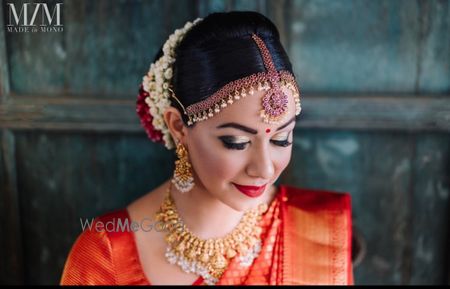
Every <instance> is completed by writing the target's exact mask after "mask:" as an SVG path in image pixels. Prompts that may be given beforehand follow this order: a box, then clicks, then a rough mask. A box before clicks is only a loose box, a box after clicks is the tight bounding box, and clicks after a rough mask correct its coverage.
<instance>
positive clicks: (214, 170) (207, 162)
mask: <svg viewBox="0 0 450 289" xmlns="http://www.w3.org/2000/svg"><path fill="white" fill-rule="evenodd" d="M191 147H192V154H191V162H192V165H193V167H194V169H195V172H196V173H197V175H198V177H199V178H200V179H201V181H202V182H203V183H210V182H212V181H223V180H228V179H231V178H233V177H234V176H235V175H236V174H238V173H239V172H241V171H242V161H243V160H242V158H238V157H236V156H237V154H233V151H230V152H227V151H226V150H224V149H222V148H221V147H220V146H219V145H218V144H212V143H208V144H206V142H195V141H194V142H193V143H192V146H191Z"/></svg>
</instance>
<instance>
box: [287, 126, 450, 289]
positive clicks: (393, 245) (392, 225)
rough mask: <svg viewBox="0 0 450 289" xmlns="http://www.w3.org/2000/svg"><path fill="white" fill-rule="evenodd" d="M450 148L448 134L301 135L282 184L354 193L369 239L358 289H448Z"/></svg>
mask: <svg viewBox="0 0 450 289" xmlns="http://www.w3.org/2000/svg"><path fill="white" fill-rule="evenodd" d="M449 147H450V139H449V137H448V135H442V134H422V133H405V132H401V131H399V132H389V133H387V132H384V133H378V134H374V133H368V132H352V131H330V130H311V129H310V130H305V129H298V130H296V132H295V140H294V148H293V152H294V153H293V158H292V161H291V164H290V166H289V168H288V171H287V172H286V174H285V176H284V178H283V181H285V182H287V183H291V184H293V185H297V186H300V187H309V188H316V189H329V190H336V191H341V192H349V193H351V195H352V198H353V214H354V215H353V217H354V224H355V226H356V228H357V230H358V231H359V232H360V233H361V234H362V236H363V238H364V239H365V240H366V241H367V252H366V253H367V254H366V256H365V258H364V259H363V261H362V263H361V264H360V265H359V266H358V267H356V268H355V281H356V283H357V284H444V283H445V282H446V281H445V280H446V272H445V266H444V264H445V259H446V258H447V256H446V255H445V254H443V253H444V250H446V248H448V247H447V246H446V244H448V235H447V230H448V220H447V218H448V192H449V189H450V184H449V181H448V178H449V177H448V176H449V168H448V160H449V158H450V154H449ZM419 159H421V160H423V159H426V166H427V167H426V168H427V172H425V174H423V175H421V176H420V177H419V176H418V174H420V172H422V169H421V166H420V164H417V161H416V160H419ZM430 185H431V186H432V187H431V188H428V192H427V191H426V190H425V189H426V188H424V186H430ZM424 190H425V191H424ZM433 220H435V221H433ZM439 255H440V256H439ZM421 258H428V260H427V261H428V263H424V262H423V261H424V260H421ZM431 271H433V273H432V274H428V273H431Z"/></svg>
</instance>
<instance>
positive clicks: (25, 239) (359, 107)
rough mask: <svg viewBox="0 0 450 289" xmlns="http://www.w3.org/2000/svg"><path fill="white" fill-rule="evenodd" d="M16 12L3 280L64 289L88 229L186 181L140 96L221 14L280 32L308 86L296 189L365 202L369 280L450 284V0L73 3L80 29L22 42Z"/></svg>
mask: <svg viewBox="0 0 450 289" xmlns="http://www.w3.org/2000/svg"><path fill="white" fill-rule="evenodd" d="M24 2H27V3H29V2H33V1H31V0H28V1H17V0H16V1H13V0H7V1H3V2H2V5H1V6H0V23H2V27H1V28H0V94H1V95H0V96H1V98H0V100H1V103H0V127H1V130H2V133H1V135H0V143H1V154H0V189H1V195H0V218H1V219H0V283H1V284H57V283H58V282H59V278H60V276H61V272H62V268H63V264H64V261H65V259H66V257H67V254H68V251H69V249H70V247H71V245H72V244H73V242H74V240H75V238H76V236H77V235H78V234H79V233H80V232H81V226H80V221H79V218H89V217H94V216H97V215H99V214H102V213H104V212H106V211H108V210H111V209H115V208H119V207H123V206H125V205H126V204H128V203H129V202H130V201H132V200H134V199H135V198H137V197H139V196H141V195H143V194H144V193H145V192H148V191H149V190H151V189H152V188H154V187H155V186H157V185H158V184H159V183H161V182H162V181H163V180H165V179H166V178H168V177H169V176H170V175H171V173H172V168H173V156H172V153H171V152H168V151H166V150H165V148H163V147H162V146H160V145H155V144H153V143H151V142H150V141H149V140H147V139H146V136H145V133H144V131H143V129H142V128H141V127H140V124H139V120H138V118H137V116H136V114H135V100H136V96H137V89H138V86H139V84H140V82H141V79H142V76H143V75H144V74H145V73H146V72H147V70H148V67H149V65H150V61H151V60H152V59H153V56H154V55H155V53H156V51H157V49H158V48H159V46H160V45H161V44H162V43H163V42H164V41H165V39H166V37H167V36H168V35H169V34H171V33H172V32H173V31H174V29H176V28H179V27H181V26H182V25H184V23H185V22H186V21H188V20H193V19H195V18H196V17H204V16H205V15H207V14H208V13H210V12H213V11H229V10H254V11H259V12H261V13H263V14H265V15H267V16H268V17H269V18H270V19H272V20H273V21H274V23H276V25H277V27H278V28H279V30H280V33H281V38H282V41H283V43H284V45H285V47H286V49H287V50H288V53H289V55H290V57H291V60H292V62H293V65H294V70H295V73H296V75H297V78H298V80H299V83H300V86H301V90H302V106H303V111H302V114H301V116H300V121H299V122H298V124H297V127H296V130H295V142H294V143H295V144H294V148H293V151H294V154H293V158H292V161H291V163H290V166H289V167H288V169H287V171H286V172H285V173H284V175H283V178H282V179H281V182H282V183H286V184H291V185H295V186H299V187H305V188H318V189H328V190H335V191H342V192H349V193H351V195H352V198H353V216H354V223H355V228H356V230H357V233H358V236H359V238H360V240H362V241H361V242H360V243H359V244H360V245H361V246H362V247H361V251H360V252H362V254H360V255H359V259H358V260H357V262H356V263H355V265H356V266H355V281H356V283H357V284H448V282H449V253H450V252H449V216H450V214H449V190H450V189H449V187H450V181H449V176H450V173H449V172H450V168H449V167H450V162H449V158H450V134H449V132H450V99H449V91H450V89H449V88H450V73H449V70H450V68H449V66H450V40H449V39H450V37H449V36H450V13H449V11H450V8H449V2H448V1H420V0H417V1H416V0H411V1H409V0H401V1H385V0H383V1H370V0H364V1H361V0H346V1H321V0H311V1H308V0H282V1H281V0H280V1H275V0H274V1H269V0H258V1H251V0H248V1H246V0H234V1H233V0H228V1H218V0H190V1H187V0H177V1H175V0H165V1H162V0H153V1H139V0H130V1H107V0H96V1H87V0H77V1H75V0H72V1H69V0H58V1H47V0H44V1H34V2H45V3H48V5H49V6H51V5H54V4H56V3H63V7H64V8H63V15H62V19H63V25H64V31H63V32H60V33H11V32H8V31H7V30H6V28H5V27H6V26H5V25H6V21H7V20H6V19H7V17H8V13H7V11H6V10H7V7H6V3H15V4H16V6H17V7H20V5H21V4H22V3H24Z"/></svg>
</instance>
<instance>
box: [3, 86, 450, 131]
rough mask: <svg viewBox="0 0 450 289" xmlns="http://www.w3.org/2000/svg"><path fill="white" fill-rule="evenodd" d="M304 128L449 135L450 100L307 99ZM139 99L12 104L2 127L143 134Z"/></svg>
mask: <svg viewBox="0 0 450 289" xmlns="http://www.w3.org/2000/svg"><path fill="white" fill-rule="evenodd" d="M301 101H302V112H301V115H300V119H301V121H299V122H298V124H297V126H298V127H302V128H338V129H358V130H398V129H403V130H408V131H413V130H427V131H443V132H449V131H450V98H449V97H448V96H440V97H436V96H432V95H430V96H427V95H423V96H421V97H414V96H409V97H407V96H402V97H396V96H388V95H384V96H365V95H363V94H361V95H359V96H341V97H336V96H317V95H316V96H310V95H306V96H303V97H302V100H301ZM135 102H136V100H135V99H133V100H120V99H115V100H114V99H104V98H102V97H99V99H95V98H75V99H74V98H70V97H62V96H61V97H60V98H49V97H44V96H33V97H19V98H18V99H9V100H8V101H6V102H5V103H4V104H3V105H1V106H0V127H4V128H14V129H36V128H37V129H49V130H76V131H133V132H142V128H141V125H140V123H139V119H138V117H137V115H136V112H135V106H136V103H135Z"/></svg>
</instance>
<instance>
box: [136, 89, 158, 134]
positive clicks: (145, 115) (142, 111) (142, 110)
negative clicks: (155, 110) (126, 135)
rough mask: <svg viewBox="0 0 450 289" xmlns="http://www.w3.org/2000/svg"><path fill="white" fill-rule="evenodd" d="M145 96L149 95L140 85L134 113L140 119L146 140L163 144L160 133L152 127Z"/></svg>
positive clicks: (151, 117) (151, 118)
mask: <svg viewBox="0 0 450 289" xmlns="http://www.w3.org/2000/svg"><path fill="white" fill-rule="evenodd" d="M147 96H149V93H148V92H147V91H145V90H144V88H143V86H142V84H141V86H140V87H139V95H138V99H137V101H136V112H137V114H138V115H139V118H140V119H141V125H142V126H143V127H144V129H145V132H146V133H147V136H148V138H149V139H151V140H152V141H154V142H160V143H164V140H163V137H162V136H163V135H162V132H161V131H160V130H157V129H155V128H154V127H153V124H152V121H153V116H152V115H151V114H150V107H149V106H148V104H147V103H146V102H145V98H146V97H147Z"/></svg>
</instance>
